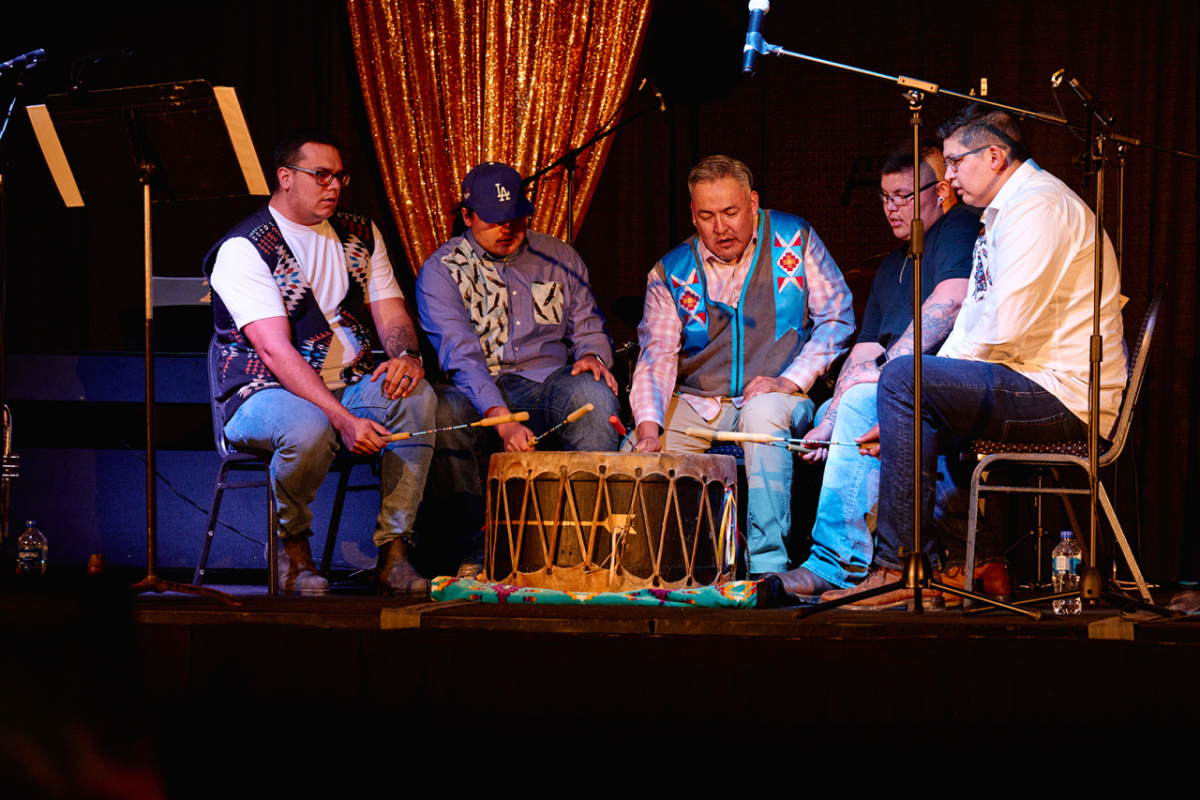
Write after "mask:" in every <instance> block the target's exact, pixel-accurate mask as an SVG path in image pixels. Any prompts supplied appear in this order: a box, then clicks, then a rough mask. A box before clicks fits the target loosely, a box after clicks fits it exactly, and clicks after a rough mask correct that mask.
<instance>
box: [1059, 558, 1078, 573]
mask: <svg viewBox="0 0 1200 800" xmlns="http://www.w3.org/2000/svg"><path fill="white" fill-rule="evenodd" d="M1080 561H1082V559H1080V558H1077V557H1075V556H1055V557H1054V571H1055V572H1066V573H1068V574H1070V575H1075V574H1077V573H1078V569H1079V562H1080Z"/></svg>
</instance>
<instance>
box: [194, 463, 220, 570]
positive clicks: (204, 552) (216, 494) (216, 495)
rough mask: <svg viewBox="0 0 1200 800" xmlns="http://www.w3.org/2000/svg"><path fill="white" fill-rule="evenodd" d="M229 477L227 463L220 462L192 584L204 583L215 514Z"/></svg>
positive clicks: (215, 518)
mask: <svg viewBox="0 0 1200 800" xmlns="http://www.w3.org/2000/svg"><path fill="white" fill-rule="evenodd" d="M228 477H229V465H228V464H221V466H220V468H219V469H218V470H217V485H216V487H214V488H213V500H212V506H211V510H210V511H209V512H208V528H207V530H206V532H205V534H204V547H203V548H201V550H200V560H199V561H197V562H196V571H195V573H193V575H192V585H193V586H203V585H204V570H205V569H206V568H207V567H208V551H209V550H210V549H211V548H212V540H213V536H215V535H216V532H217V516H218V515H219V513H220V511H221V497H222V496H223V495H224V494H225V480H226V479H227V478H228Z"/></svg>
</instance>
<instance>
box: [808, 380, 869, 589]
mask: <svg viewBox="0 0 1200 800" xmlns="http://www.w3.org/2000/svg"><path fill="white" fill-rule="evenodd" d="M875 388H876V387H875V384H873V383H860V384H857V385H855V386H851V387H850V388H849V389H847V390H846V392H845V393H844V394H843V395H842V400H841V403H840V404H839V405H838V415H837V420H836V421H835V422H834V423H833V441H835V442H853V441H854V437H855V436H862V435H863V434H864V433H866V432H867V431H869V430H871V428H873V427H874V426H875V423H876V422H878V417H877V416H876V414H875ZM878 499H879V459H877V458H871V457H870V456H863V455H859V453H858V448H857V447H840V446H837V445H834V446H832V447H830V448H829V457H828V458H827V459H826V461H825V475H824V477H823V478H822V480H821V495H820V500H819V501H818V503H817V519H816V523H815V524H814V525H813V531H812V538H813V545H812V550H811V552H810V553H809V556H808V560H807V561H805V562H804V563H803V564H802V565H801V566H803V567H804V568H805V569H807V570H808V571H809V572H812V573H813V574H815V575H818V576H820V577H821V578H823V579H824V580H826V581H828V582H829V583H832V584H833V585H834V586H841V587H843V588H846V587H850V586H853V585H854V584H856V583H858V582H859V581H861V580H862V579H863V578H864V577H866V574H867V570H868V569H869V568H870V566H871V552H872V550H873V549H874V534H873V531H872V530H870V529H869V528H868V526H867V519H866V516H867V514H868V513H870V512H871V511H872V509H874V507H875V503H876V501H878ZM871 527H874V526H871Z"/></svg>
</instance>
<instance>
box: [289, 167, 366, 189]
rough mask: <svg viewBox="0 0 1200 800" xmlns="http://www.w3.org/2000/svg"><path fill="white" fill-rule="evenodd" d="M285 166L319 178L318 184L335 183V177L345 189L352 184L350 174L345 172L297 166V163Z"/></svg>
mask: <svg viewBox="0 0 1200 800" xmlns="http://www.w3.org/2000/svg"><path fill="white" fill-rule="evenodd" d="M284 166H285V167H287V168H288V169H294V170H298V171H300V172H307V173H308V174H309V175H312V176H313V177H314V178H316V179H317V185H318V186H328V185H329V184H331V183H333V179H334V178H337V180H338V183H340V184H341V185H342V188H343V189H344V188H346V186H348V185H349V184H350V176H349V175H347V174H346V173H344V172H330V171H329V170H327V169H309V168H308V167H297V166H296V165H295V164H284Z"/></svg>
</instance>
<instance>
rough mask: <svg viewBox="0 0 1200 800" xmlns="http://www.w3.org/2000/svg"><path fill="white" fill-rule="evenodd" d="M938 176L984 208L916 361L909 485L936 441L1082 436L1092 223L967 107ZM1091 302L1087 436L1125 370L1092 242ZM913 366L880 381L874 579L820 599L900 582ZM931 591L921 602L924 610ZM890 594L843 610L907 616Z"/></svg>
mask: <svg viewBox="0 0 1200 800" xmlns="http://www.w3.org/2000/svg"><path fill="white" fill-rule="evenodd" d="M940 133H941V134H942V136H943V137H944V138H945V143H944V145H943V148H942V149H943V153H944V155H945V159H946V166H947V171H946V177H947V178H949V179H950V181H951V185H952V186H953V187H954V188H955V189H956V190H958V192H959V194H960V195H962V199H963V201H964V202H966V203H968V204H970V205H974V206H981V207H984V213H983V220H982V222H983V230H982V231H981V233H980V236H979V239H978V240H977V241H976V244H975V252H974V257H973V264H972V268H971V277H970V278H969V280H968V287H967V297H966V299H965V300H964V301H963V304H962V309H961V310H960V311H959V314H958V318H957V319H956V320H955V323H954V328H953V329H952V330H951V332H950V336H949V337H948V338H947V340H946V343H945V344H944V345H943V346H942V349H941V350H940V351H939V353H938V355H937V356H936V357H933V356H924V357H923V359H922V362H921V370H922V396H921V401H922V402H921V407H922V409H923V413H922V418H923V420H924V427H923V429H922V433H921V437H922V438H921V443H922V453H921V459H922V464H923V466H922V474H924V475H926V476H932V474H933V472H934V471H935V469H934V465H935V463H936V458H937V447H938V441H939V439H942V440H944V439H945V438H946V437H954V436H961V437H968V438H973V439H991V440H996V441H1006V442H1014V443H1019V442H1026V443H1038V442H1056V441H1073V440H1074V441H1077V440H1082V439H1084V438H1085V437H1086V435H1087V424H1088V400H1087V398H1088V372H1089V360H1088V353H1089V339H1090V336H1091V331H1092V304H1093V295H1092V291H1093V286H1094V280H1093V269H1094V252H1095V251H1094V247H1095V243H1096V217H1095V215H1094V214H1093V213H1092V212H1091V210H1090V209H1089V208H1088V207H1087V205H1086V204H1085V203H1084V202H1083V201H1082V200H1081V199H1080V198H1079V196H1078V195H1076V194H1075V193H1074V192H1073V191H1071V189H1070V188H1068V187H1067V186H1066V184H1064V183H1063V182H1062V181H1060V180H1059V179H1058V178H1055V177H1054V176H1053V175H1050V174H1049V173H1047V172H1045V171H1044V170H1042V169H1041V168H1040V167H1039V166H1038V165H1037V164H1035V163H1034V162H1033V160H1032V159H1030V158H1029V154H1028V152H1027V151H1026V149H1025V145H1024V134H1023V133H1022V131H1021V126H1020V124H1019V123H1018V122H1017V121H1016V120H1015V119H1013V118H1012V117H1010V116H1009V115H1008V114H1006V113H1004V112H1001V111H997V110H991V109H988V108H986V107H980V106H976V105H970V106H967V108H965V109H964V110H963V111H962V112H960V113H959V114H958V115H957V116H955V117H953V118H952V119H950V120H949V121H947V122H946V123H945V124H944V125H943V126H942V129H941V131H940ZM1103 241H1104V244H1103V246H1104V264H1103V266H1104V277H1103V288H1102V290H1101V297H1100V314H1101V319H1100V331H1101V334H1102V337H1103V350H1102V358H1103V360H1102V363H1101V375H1100V384H1101V385H1100V408H1099V409H1098V410H1099V418H1100V419H1099V424H1100V434H1101V435H1102V436H1107V435H1108V434H1109V433H1110V431H1111V430H1112V427H1113V424H1114V423H1115V421H1116V417H1117V411H1118V409H1119V407H1120V403H1121V392H1122V389H1123V387H1124V385H1125V375H1126V362H1125V352H1124V345H1123V328H1122V323H1121V306H1120V274H1119V273H1118V271H1117V263H1116V254H1115V253H1114V251H1113V249H1112V244H1111V243H1110V242H1109V241H1108V238H1107V237H1105V238H1104V240H1103ZM913 397H914V387H913V364H912V358H911V357H905V358H901V359H897V360H896V361H894V362H891V363H889V364H888V365H887V366H886V367H885V368H884V370H883V373H882V375H881V377H880V381H879V396H878V402H879V428H880V451H881V455H882V458H883V465H882V467H883V468H882V472H881V475H880V486H879V495H880V508H879V528H878V531H877V533H878V536H879V542H878V544H877V547H876V551H875V557H874V572H873V573H872V574H871V576H870V577H869V578H868V579H867V580H866V581H864V582H863V583H861V584H860V585H859V586H858V587H856V588H854V589H847V590H839V591H835V592H827V593H826V594H825V595H824V596H823V599H826V600H832V599H838V598H841V597H844V596H846V595H847V594H852V593H857V592H861V591H865V590H867V589H873V588H876V587H879V586H881V585H884V584H888V583H894V582H896V581H898V580H900V578H901V572H900V570H901V568H902V564H901V559H900V555H899V549H900V547H902V546H908V547H911V545H912V542H913V531H912V519H913V505H912V504H913V503H914V502H916V491H915V486H914V483H915V481H914V479H913V469H912V464H913V459H914V452H913V451H914V442H913V438H914V437H913ZM923 484H924V485H923V486H922V492H921V498H920V502H921V503H923V506H922V508H923V510H924V513H923V516H922V527H923V528H924V530H922V531H921V542H922V546H923V548H924V549H925V551H926V552H927V553H928V554H929V555H930V560H931V561H932V563H933V566H934V569H935V570H937V568H938V561H937V554H936V553H935V552H934V549H933V542H934V537H933V535H932V533H933V531H932V527H931V526H932V522H933V495H932V492H933V482H932V480H931V479H930V480H927V481H923ZM938 594H939V593H937V592H922V599H923V601H924V602H925V603H926V604H932V603H934V602H936V600H937V595H938ZM912 597H913V592H912V591H911V590H906V589H897V590H896V591H892V592H889V593H887V594H883V595H879V596H876V597H872V598H869V599H867V600H863V601H860V603H861V605H860V604H855V606H850V607H860V608H868V609H876V608H895V607H901V606H906V605H908V603H910V602H911V601H912Z"/></svg>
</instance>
